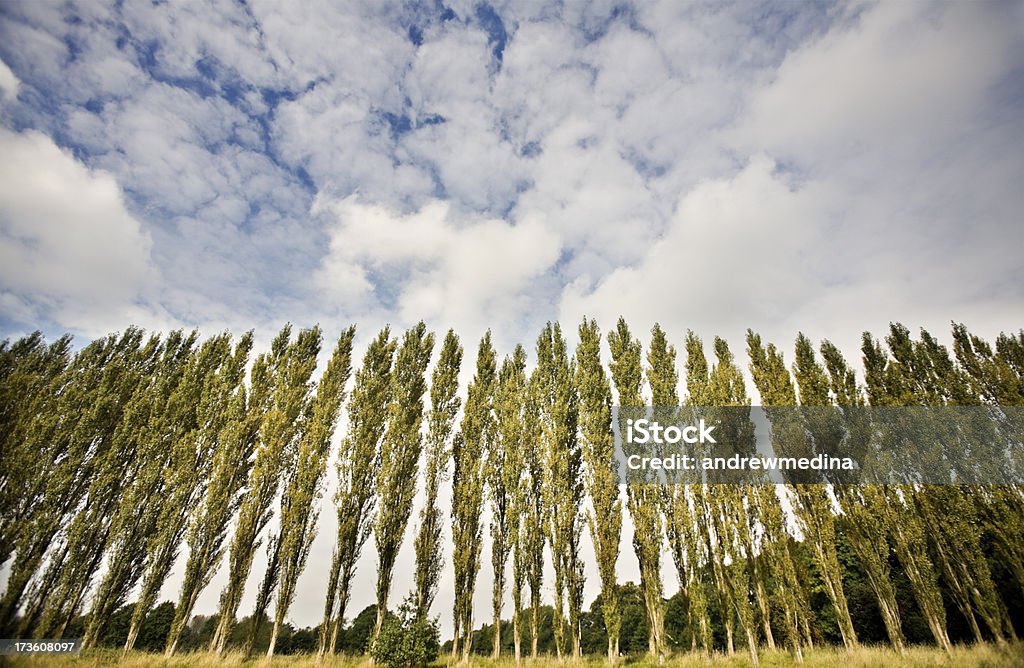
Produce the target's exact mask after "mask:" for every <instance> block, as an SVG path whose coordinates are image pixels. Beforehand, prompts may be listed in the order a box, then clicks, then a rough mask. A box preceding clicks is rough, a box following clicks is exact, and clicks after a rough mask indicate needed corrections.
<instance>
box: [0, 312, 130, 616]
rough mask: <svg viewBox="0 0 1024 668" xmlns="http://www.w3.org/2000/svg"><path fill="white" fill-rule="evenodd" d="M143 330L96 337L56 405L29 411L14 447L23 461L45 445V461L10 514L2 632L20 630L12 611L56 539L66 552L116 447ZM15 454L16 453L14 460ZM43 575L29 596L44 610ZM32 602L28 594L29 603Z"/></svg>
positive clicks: (67, 376) (0, 601)
mask: <svg viewBox="0 0 1024 668" xmlns="http://www.w3.org/2000/svg"><path fill="white" fill-rule="evenodd" d="M141 338H142V334H141V331H140V330H138V329H135V328H130V329H128V330H126V331H125V332H124V333H123V334H121V335H115V334H112V335H110V336H108V337H105V338H102V339H98V340H96V341H93V342H92V343H90V344H89V345H87V346H85V347H84V348H83V349H82V350H81V351H79V353H78V354H76V355H75V357H74V359H73V361H72V362H71V364H69V365H68V367H67V368H66V369H65V370H64V371H63V372H62V373H61V374H60V376H59V379H58V381H57V382H56V383H55V385H56V386H57V388H59V389H58V390H57V392H58V393H57V396H56V397H55V399H54V400H53V402H52V403H51V404H50V406H52V410H51V411H50V412H48V413H42V414H38V415H36V416H33V417H32V419H31V425H32V426H31V427H30V428H29V429H27V440H26V442H25V443H24V446H23V447H22V448H19V449H17V451H18V452H21V453H24V456H25V457H30V459H27V460H26V461H31V459H34V458H36V457H38V455H37V454H35V453H44V455H45V456H44V458H43V461H44V462H45V464H44V468H43V469H42V471H41V474H42V475H41V476H40V477H39V478H38V481H37V484H36V485H34V486H33V489H32V491H31V492H30V494H29V495H28V497H26V499H25V503H24V505H23V506H21V507H20V508H18V507H17V506H15V507H14V508H13V509H12V510H11V512H10V514H9V515H6V516H7V517H9V518H11V525H10V528H9V529H8V535H9V536H10V541H11V542H10V543H8V544H6V545H5V546H4V552H5V553H7V554H11V553H14V555H15V557H14V560H13V562H12V563H11V565H10V571H9V573H8V577H7V585H6V588H5V590H4V595H3V597H2V598H0V631H2V632H3V633H4V634H5V635H8V636H15V635H20V633H18V630H17V626H18V625H17V624H15V615H16V613H17V610H18V608H19V606H20V605H21V604H22V603H23V602H24V600H23V597H24V595H25V593H26V588H27V587H28V585H29V582H30V581H31V580H32V578H33V576H34V575H35V574H36V571H37V570H38V569H39V567H40V565H41V564H42V563H43V559H44V556H45V555H46V554H47V552H48V551H49V550H50V548H51V546H54V543H56V546H55V547H54V550H53V552H54V553H55V554H53V558H56V560H57V561H56V562H55V563H58V564H59V563H60V562H62V561H63V558H64V557H66V554H65V555H64V556H61V552H63V551H64V550H65V547H66V542H65V539H66V537H67V527H68V525H69V523H70V521H71V519H72V518H73V517H74V515H75V513H76V511H77V510H78V509H79V506H80V504H81V503H82V501H83V499H85V498H86V495H87V493H88V491H89V489H90V487H91V483H92V482H93V471H94V470H96V468H97V467H98V465H99V464H100V463H101V462H102V461H103V459H104V454H105V453H106V452H107V451H108V450H109V449H110V447H111V439H110V438H109V435H110V434H112V433H113V431H114V429H115V428H116V425H117V423H119V422H120V419H119V415H118V405H119V402H120V400H121V399H120V397H124V395H125V393H126V392H128V391H129V390H133V389H134V383H133V376H134V375H133V374H131V373H130V372H129V369H130V365H129V364H128V359H127V358H128V357H129V356H133V355H136V354H137V351H138V347H139V344H140V341H141ZM124 385H127V387H124ZM12 449H13V446H12ZM16 462H17V460H16V459H14V458H13V457H12V459H11V460H10V465H11V466H12V467H13V466H14V465H15V464H16ZM5 465H6V462H5ZM58 571H59V567H58ZM45 580H46V578H45V577H44V578H42V581H41V582H40V581H37V583H36V586H35V587H34V589H33V591H32V592H31V593H32V595H33V596H32V597H31V598H34V599H35V600H36V601H37V602H39V603H40V605H39V606H38V607H39V608H40V610H37V612H36V613H35V614H38V612H39V611H41V603H42V602H43V601H44V600H45V596H46V594H47V589H48V586H47V584H46V582H45ZM50 586H52V583H51V585H50ZM31 604H32V601H29V607H30V608H31ZM33 617H34V614H33V613H32V611H31V609H29V610H26V614H25V616H24V617H23V618H22V623H21V626H22V628H23V629H26V628H27V627H28V626H29V625H30V623H31V620H32V619H33Z"/></svg>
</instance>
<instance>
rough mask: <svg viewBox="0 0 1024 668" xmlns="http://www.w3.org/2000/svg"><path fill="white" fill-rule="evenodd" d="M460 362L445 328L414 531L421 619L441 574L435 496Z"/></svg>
mask: <svg viewBox="0 0 1024 668" xmlns="http://www.w3.org/2000/svg"><path fill="white" fill-rule="evenodd" d="M461 366H462V345H461V344H460V343H459V337H458V336H457V335H456V334H455V332H454V331H453V330H450V329H449V330H448V334H446V335H445V337H444V342H443V343H442V344H441V354H440V356H439V358H438V362H437V365H436V366H435V367H434V372H433V374H432V375H431V381H430V417H429V418H428V421H427V422H428V431H427V454H426V470H425V472H424V478H425V480H424V487H425V492H426V494H425V496H426V500H425V501H424V504H423V508H422V509H421V510H420V526H419V531H418V532H417V534H416V543H415V550H416V617H417V619H418V620H420V621H423V620H426V619H427V618H428V615H429V614H430V607H431V605H432V604H433V602H434V596H435V595H436V594H437V584H438V580H439V579H440V577H441V568H442V563H443V562H442V559H443V557H442V554H441V528H442V523H443V521H444V520H443V517H442V515H441V509H440V508H439V507H438V503H437V496H438V491H439V488H440V486H441V482H442V480H443V479H444V476H445V470H446V469H447V466H448V461H449V460H450V459H451V443H450V440H451V435H452V427H453V425H454V424H455V416H456V415H457V414H458V412H459V408H460V406H461V405H462V400H461V399H460V398H459V396H458V394H457V393H458V389H459V369H460V368H461Z"/></svg>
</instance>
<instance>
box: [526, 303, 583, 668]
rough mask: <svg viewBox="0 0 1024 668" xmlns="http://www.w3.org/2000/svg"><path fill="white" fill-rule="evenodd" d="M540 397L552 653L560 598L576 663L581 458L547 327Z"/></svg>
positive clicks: (559, 636) (571, 396)
mask: <svg viewBox="0 0 1024 668" xmlns="http://www.w3.org/2000/svg"><path fill="white" fill-rule="evenodd" d="M536 373H537V374H538V379H539V383H540V384H539V386H538V387H539V389H540V390H541V392H542V395H541V396H542V397H543V400H542V403H541V416H542V431H543V433H544V440H545V442H546V444H545V445H546V460H547V485H546V486H545V488H544V491H545V493H546V500H545V507H546V508H547V513H548V518H547V525H548V539H549V541H550V544H551V561H552V564H553V566H554V571H555V621H554V624H555V647H556V651H557V652H558V654H559V656H561V655H562V652H563V651H564V639H563V623H564V622H563V607H562V606H563V597H564V602H565V603H567V604H568V609H569V620H568V621H569V634H570V640H571V642H572V650H571V651H572V655H573V656H575V657H579V656H580V655H581V649H580V634H581V632H582V629H581V628H580V618H581V615H582V608H583V580H584V577H583V562H582V559H581V558H580V538H581V536H582V533H583V512H582V505H583V493H584V490H583V452H582V448H581V447H580V443H579V437H578V434H577V432H578V421H579V396H578V395H577V393H576V388H575V387H574V386H573V382H572V377H573V373H574V372H573V368H572V365H571V364H570V361H569V355H568V351H567V349H566V344H565V339H564V338H563V336H562V329H561V326H560V325H559V324H558V323H557V322H556V323H555V324H554V325H552V324H551V323H548V325H547V326H546V327H545V328H544V331H543V332H541V335H540V338H539V339H538V341H537V370H536Z"/></svg>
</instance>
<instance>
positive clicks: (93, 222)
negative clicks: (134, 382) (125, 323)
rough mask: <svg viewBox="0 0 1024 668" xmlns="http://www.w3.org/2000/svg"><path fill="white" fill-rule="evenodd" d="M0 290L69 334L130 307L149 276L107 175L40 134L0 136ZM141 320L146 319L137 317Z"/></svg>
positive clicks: (145, 250) (140, 242) (145, 242)
mask: <svg viewBox="0 0 1024 668" xmlns="http://www.w3.org/2000/svg"><path fill="white" fill-rule="evenodd" d="M0 147H2V150H0V285H2V292H3V295H4V300H5V302H7V303H9V304H21V305H22V309H23V310H25V311H27V312H28V313H31V314H34V315H36V316H37V317H38V316H39V315H41V314H43V313H46V314H48V315H51V316H53V317H55V318H56V319H57V320H58V322H59V323H60V324H61V325H62V326H64V327H68V328H70V329H73V330H78V331H82V330H84V331H86V332H88V333H90V334H96V333H100V332H97V331H96V330H95V329H94V327H93V325H94V323H96V322H97V319H99V318H103V316H105V315H106V316H108V317H109V312H110V311H114V312H116V313H117V315H118V316H119V317H121V318H133V317H139V316H140V315H142V313H143V312H142V310H141V309H140V308H138V306H137V305H136V303H135V302H136V300H137V299H139V298H140V297H141V296H142V295H143V294H144V293H145V292H146V291H147V290H148V289H150V288H152V287H153V285H154V282H155V281H156V280H157V274H156V272H155V271H154V270H153V267H152V265H151V263H150V251H151V248H152V240H151V239H150V237H149V235H148V234H146V233H145V231H144V230H143V229H142V226H141V224H140V223H139V221H138V220H136V219H135V218H134V217H133V216H132V215H131V214H130V213H129V212H128V211H127V210H126V208H125V202H124V196H123V194H122V192H121V189H120V188H119V186H118V185H117V182H116V181H115V180H114V179H113V177H111V176H110V175H109V174H106V173H103V172H95V171H92V170H89V169H88V168H86V167H85V166H83V165H82V164H81V163H80V162H78V161H77V160H75V158H74V157H73V156H71V155H70V154H68V153H67V152H65V151H62V150H61V149H60V148H59V147H58V146H57V145H56V144H54V143H53V141H52V140H51V139H49V138H48V137H46V136H44V135H41V134H39V133H36V132H30V133H26V134H24V135H19V134H16V133H13V132H10V131H8V130H0ZM147 319H148V318H147Z"/></svg>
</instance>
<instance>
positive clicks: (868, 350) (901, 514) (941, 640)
mask: <svg viewBox="0 0 1024 668" xmlns="http://www.w3.org/2000/svg"><path fill="white" fill-rule="evenodd" d="M861 350H862V352H863V354H864V357H863V359H864V377H865V380H866V382H867V385H866V390H867V395H868V400H869V403H870V404H871V405H872V406H890V407H892V406H906V405H909V399H910V395H909V393H908V392H907V391H906V389H905V388H904V387H903V383H902V380H901V379H900V378H899V375H898V374H897V373H895V372H894V369H893V368H892V367H891V366H890V364H889V360H888V355H887V353H886V351H885V350H884V349H883V348H882V346H881V344H879V343H878V342H877V341H876V340H875V339H874V338H873V337H872V336H871V334H870V333H868V332H865V333H864V336H863V339H862V346H861ZM881 491H882V493H883V494H884V499H879V500H878V502H877V505H876V506H875V508H874V509H875V510H876V511H877V513H878V518H879V519H880V520H881V521H882V523H884V525H885V527H886V530H887V532H888V534H889V537H890V539H891V540H892V545H893V549H894V551H895V552H896V556H897V558H898V559H899V561H900V564H901V565H902V566H903V571H904V573H906V575H907V579H908V580H909V581H910V586H911V589H912V590H913V592H914V598H915V600H916V601H917V604H918V607H919V609H920V610H921V614H922V615H923V616H924V618H925V621H926V622H927V624H928V628H929V630H931V632H932V635H933V636H934V638H935V642H936V643H937V644H938V646H939V647H941V648H943V649H944V650H946V651H947V652H950V651H952V643H950V641H949V634H948V632H947V630H946V610H945V607H944V606H943V604H942V593H941V591H940V589H939V584H938V575H937V573H936V571H935V566H934V564H933V562H932V560H931V557H930V556H929V555H928V543H927V535H926V532H925V527H924V524H923V523H922V522H921V518H920V516H919V515H918V514H917V512H916V510H915V509H914V508H913V507H912V506H911V505H910V504H909V503H908V502H909V501H910V500H911V499H912V498H913V496H912V495H913V490H912V489H911V488H910V487H909V486H902V485H891V486H889V485H886V486H883V488H882V490H881Z"/></svg>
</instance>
